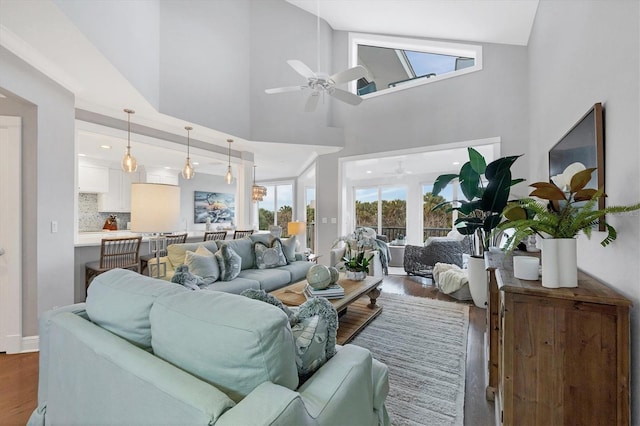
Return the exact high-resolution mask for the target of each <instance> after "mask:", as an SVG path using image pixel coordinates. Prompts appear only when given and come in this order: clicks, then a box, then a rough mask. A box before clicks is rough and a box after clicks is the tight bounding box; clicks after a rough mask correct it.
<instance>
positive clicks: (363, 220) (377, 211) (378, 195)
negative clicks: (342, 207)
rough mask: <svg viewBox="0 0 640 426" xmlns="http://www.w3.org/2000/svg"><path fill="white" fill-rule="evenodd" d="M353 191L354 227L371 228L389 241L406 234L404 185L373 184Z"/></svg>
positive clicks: (405, 193) (405, 192)
mask: <svg viewBox="0 0 640 426" xmlns="http://www.w3.org/2000/svg"><path fill="white" fill-rule="evenodd" d="M354 191H355V192H354V201H355V203H354V204H355V218H356V227H360V226H366V227H369V228H373V229H375V230H376V232H377V233H378V234H382V235H386V236H387V238H388V240H389V241H392V240H395V239H398V238H399V237H403V236H406V234H407V189H406V187H404V186H374V187H367V188H355V189H354Z"/></svg>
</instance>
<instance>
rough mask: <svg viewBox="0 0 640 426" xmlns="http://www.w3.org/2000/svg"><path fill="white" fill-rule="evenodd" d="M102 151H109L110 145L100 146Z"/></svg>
mask: <svg viewBox="0 0 640 426" xmlns="http://www.w3.org/2000/svg"><path fill="white" fill-rule="evenodd" d="M100 148H102V149H111V145H100Z"/></svg>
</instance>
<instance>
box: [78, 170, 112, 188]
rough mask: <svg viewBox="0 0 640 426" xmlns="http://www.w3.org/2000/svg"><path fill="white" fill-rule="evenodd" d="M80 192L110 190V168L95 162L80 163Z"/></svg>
mask: <svg viewBox="0 0 640 426" xmlns="http://www.w3.org/2000/svg"><path fill="white" fill-rule="evenodd" d="M78 192H90V193H96V192H97V193H104V192H109V169H108V168H107V167H104V166H95V165H93V164H81V163H80V164H78Z"/></svg>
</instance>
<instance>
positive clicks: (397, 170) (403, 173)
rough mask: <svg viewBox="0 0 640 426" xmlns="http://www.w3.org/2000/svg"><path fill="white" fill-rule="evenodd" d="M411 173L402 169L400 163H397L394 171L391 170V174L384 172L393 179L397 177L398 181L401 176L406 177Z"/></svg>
mask: <svg viewBox="0 0 640 426" xmlns="http://www.w3.org/2000/svg"><path fill="white" fill-rule="evenodd" d="M412 173H413V172H412V171H410V170H407V169H405V168H404V167H402V161H398V167H396V168H395V169H393V171H391V172H386V174H388V175H394V176H395V177H397V178H398V179H400V178H401V177H403V176H406V175H410V174H412Z"/></svg>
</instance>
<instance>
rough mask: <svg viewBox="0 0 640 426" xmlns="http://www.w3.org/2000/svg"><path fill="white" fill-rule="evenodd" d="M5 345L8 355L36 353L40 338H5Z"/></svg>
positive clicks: (17, 336) (16, 336)
mask: <svg viewBox="0 0 640 426" xmlns="http://www.w3.org/2000/svg"><path fill="white" fill-rule="evenodd" d="M6 343H7V353H8V354H19V353H26V352H37V351H38V350H39V349H38V348H39V344H40V336H27V337H22V336H19V335H12V336H7V340H6Z"/></svg>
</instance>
